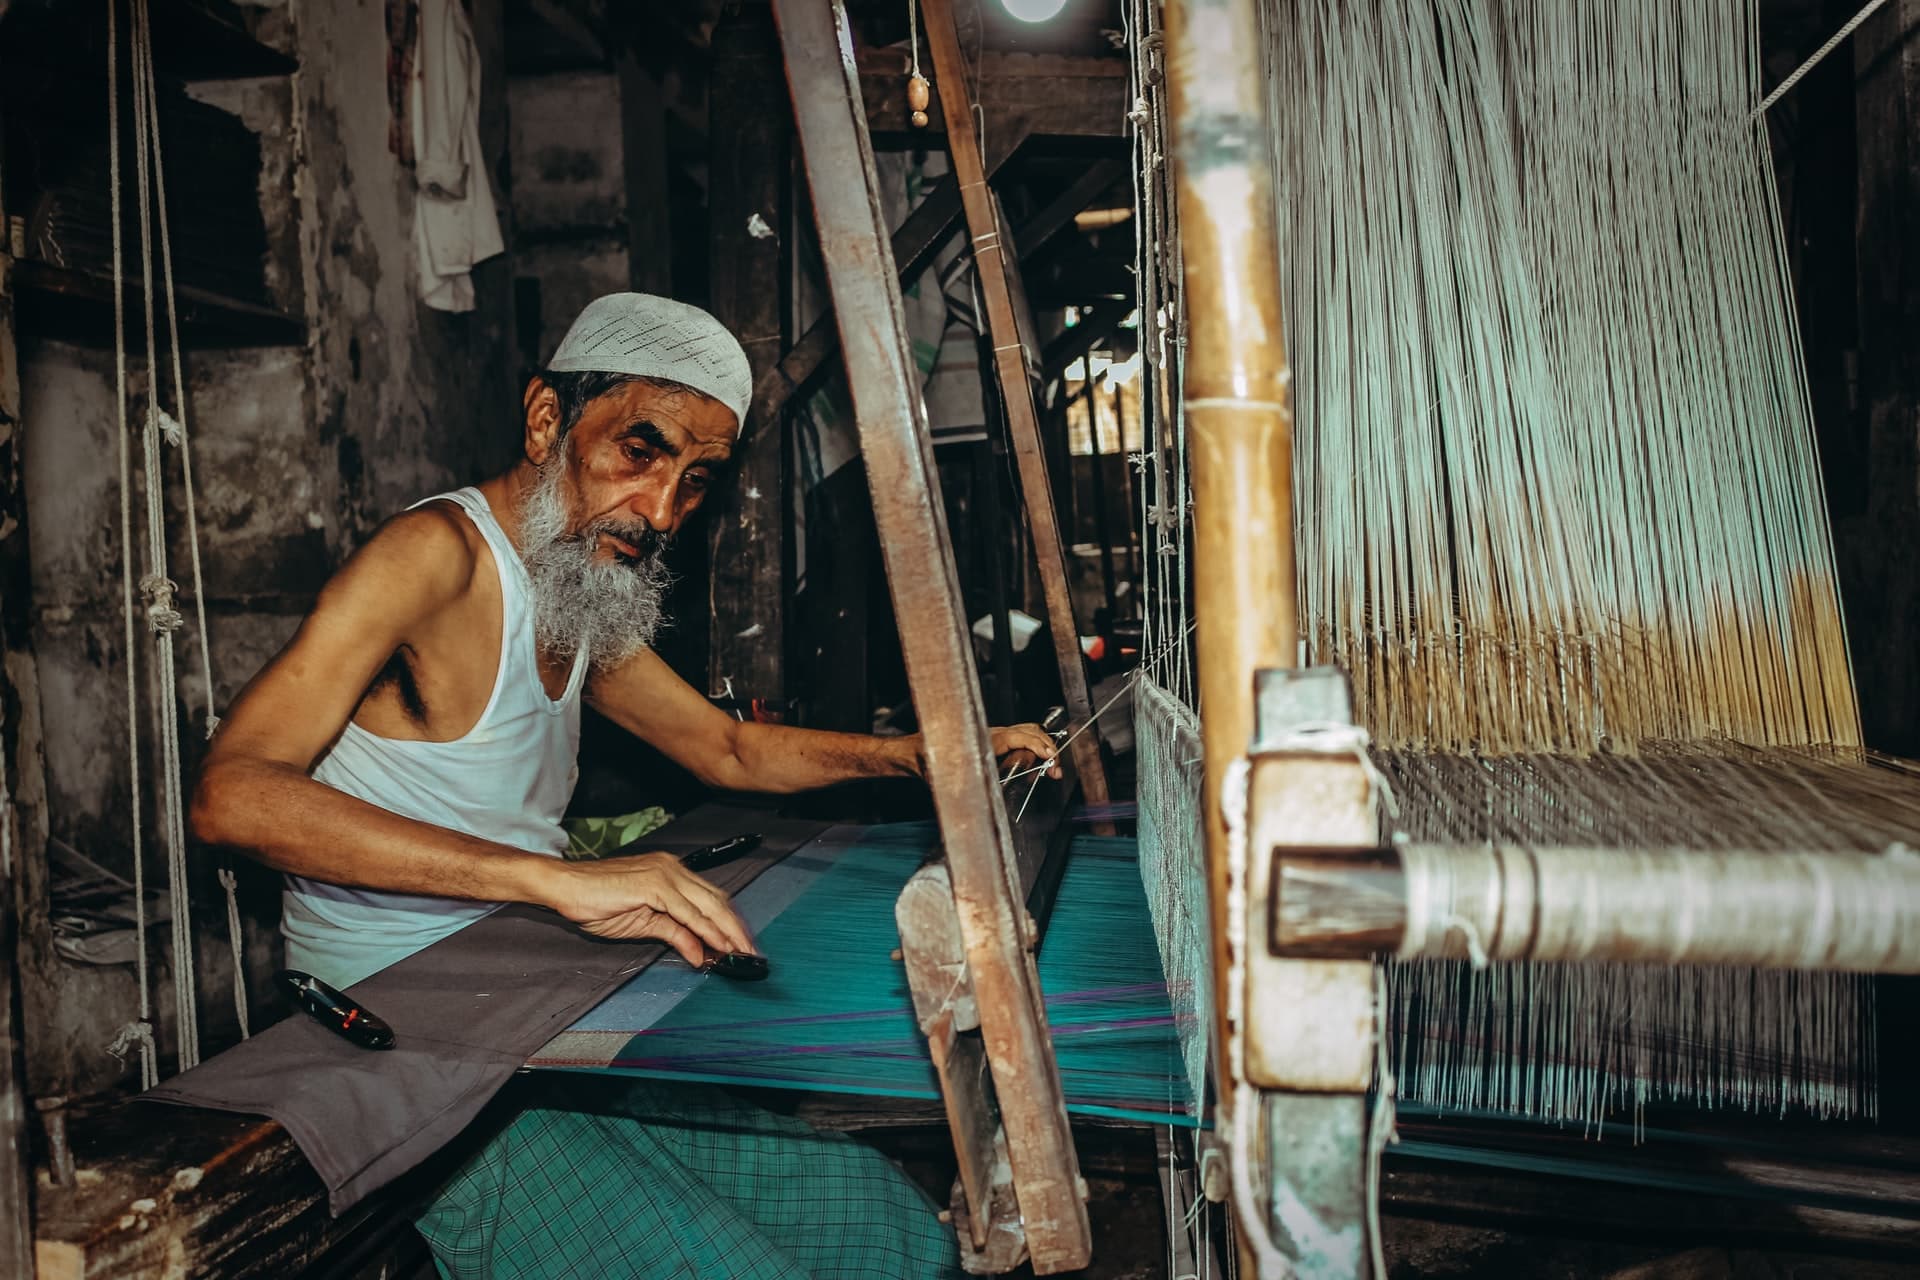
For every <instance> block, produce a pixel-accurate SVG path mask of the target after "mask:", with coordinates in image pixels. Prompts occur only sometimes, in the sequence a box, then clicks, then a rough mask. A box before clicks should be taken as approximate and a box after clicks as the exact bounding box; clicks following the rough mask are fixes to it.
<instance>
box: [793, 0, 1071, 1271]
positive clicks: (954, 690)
mask: <svg viewBox="0 0 1920 1280" xmlns="http://www.w3.org/2000/svg"><path fill="white" fill-rule="evenodd" d="M774 15H775V17H776V19H777V21H778V22H779V26H780V39H781V42H782V45H783V47H784V50H785V56H786V65H787V83H788V88H789V91H790V92H791V94H792V97H793V111H794V120H795V124H796V126H797V131H798V135H799V138H800V148H801V154H802V156H803V158H804V159H805V161H806V171H807V186H808V189H809V191H810V192H811V194H812V200H813V211H814V219H815V222H816V224H817V225H818V228H819V232H820V256H821V260H822V261H823V262H824V263H825V265H826V271H827V284H828V288H829V291H830V292H831V294H832V297H833V314H834V321H835V323H836V325H838V327H839V330H840V345H841V349H842V352H843V353H844V355H845V359H846V367H847V382H848V385H849V387H850V388H851V390H852V393H853V407H854V415H855V417H856V419H857V420H858V423H859V428H860V443H861V446H862V451H863V452H864V454H865V457H866V463H867V483H868V486H869V488H870V489H871V490H872V494H873V513H874V522H875V525H876V527H877V528H878V530H879V533H880V547H881V551H882V553H883V555H884V557H885V562H886V570H887V582H888V585H889V586H890V588H891V589H892V592H893V601H894V613H895V616H896V617H898V618H899V620H900V624H901V625H900V644H901V649H902V650H903V652H904V654H905V657H906V663H907V676H908V679H909V681H910V682H911V684H912V687H913V701H914V707H915V710H916V711H917V712H918V714H919V718H920V727H921V733H922V735H923V738H924V744H925V751H926V759H927V782H928V785H929V787H930V789H931V790H932V792H933V802H934V812H935V814H936V815H937V816H938V818H939V821H940V834H941V839H942V843H943V844H944V846H945V850H946V862H945V868H946V871H947V872H948V874H949V876H950V882H951V886H952V899H953V904H954V912H953V917H952V918H953V919H954V920H955V922H956V923H957V926H958V929H957V932H958V936H959V939H960V942H961V944H962V946H963V948H964V953H965V958H966V969H965V972H966V974H967V976H968V977H969V978H970V979H971V982H972V987H973V992H974V996H975V1000H976V1003H977V1007H978V1015H979V1022H980V1032H981V1040H982V1042H983V1043H984V1045H985V1051H986V1058H987V1061H988V1063H989V1065H990V1066H991V1069H992V1077H993V1085H994V1092H995V1094H996V1095H997V1097H998V1099H999V1107H1000V1121H1001V1124H1002V1125H1003V1126H1004V1132H1005V1136H1006V1150H1007V1163H1008V1165H1009V1166H1010V1167H1011V1170H1012V1175H1013V1184H1014V1189H1015V1192H1016V1194H1017V1196H1018V1198H1019V1217H1020V1220H1021V1221H1022V1222H1023V1223H1024V1228H1025V1233H1026V1237H1027V1245H1028V1249H1029V1251H1030V1254H1031V1257H1032V1261H1033V1264H1034V1270H1035V1271H1037V1272H1039V1273H1041V1274H1051V1273H1053V1272H1057V1271H1064V1270H1071V1269H1073V1268H1075V1267H1083V1266H1085V1265H1086V1263H1087V1260H1088V1257H1089V1256H1090V1253H1091V1249H1092V1242H1091V1237H1090V1232H1089V1228H1088V1224H1087V1207H1086V1203H1085V1191H1084V1188H1083V1186H1082V1184H1081V1181H1080V1176H1079V1162H1078V1160H1077V1159H1076V1158H1075V1155H1074V1150H1073V1138H1072V1133H1071V1131H1070V1130H1069V1128H1068V1126H1067V1112H1066V1104H1065V1100H1064V1097H1063V1095H1062V1093H1061V1088H1060V1072H1059V1067H1058V1064H1057V1063H1056V1062H1055V1061H1054V1056H1053V1043H1052V1037H1051V1036H1050V1034H1049V1033H1048V1030H1047V1023H1046V1019H1045V1016H1044V1014H1043V1006H1042V1003H1041V997H1040V977H1039V974H1038V972H1037V971H1036V969H1035V968H1034V963H1033V956H1032V954H1031V952H1030V951H1029V950H1028V947H1029V946H1030V945H1031V943H1032V938H1031V936H1030V934H1029V926H1028V925H1027V924H1026V921H1025V911H1024V909H1023V899H1024V897H1025V895H1024V893H1023V891H1022V889H1021V885H1020V874H1019V873H1020V867H1019V864H1018V862H1017V860H1016V858H1015V855H1014V848H1013V835H1012V831H1011V829H1010V827H1009V824H1008V822H1007V810H1006V804H1005V801H1004V799H1003V797H1002V793H1001V790H1000V779H999V776H998V773H997V771H996V769H995V766H994V759H993V752H992V746H991V743H990V741H989V739H988V737H987V722H986V715H985V712H984V710H983V709H982V707H981V698H980V680H979V677H978V675H977V673H976V670H975V667H974V662H973V652H972V639H971V636H970V635H969V632H968V627H967V619H966V614H965V611H964V610H963V609H962V607H961V603H960V585H959V582H958V580H957V578H956V576H955V574H954V566H953V549H952V541H951V539H950V538H949V536H948V533H947V525H946V519H945V516H944V514H943V508H942V504H941V500H940V484H939V473H938V471H937V470H936V468H935V466H934V460H933V442H932V439H931V436H930V434H929V432H928V429H927V418H926V407H925V406H924V405H923V404H922V403H921V399H920V379H919V374H918V372H917V371H916V370H915V369H914V368H913V366H912V363H911V361H910V359H909V354H908V353H909V349H910V348H909V344H908V339H907V331H906V317H905V313H904V311H903V309H902V307H901V302H900V287H899V281H898V278H897V272H896V269H895V266H894V262H893V252H892V250H891V248H890V247H889V243H888V235H887V228H886V226H885V224H884V222H883V220H882V217H881V212H880V200H879V191H878V183H879V179H878V176H877V175H876V173H875V170H874V164H873V146H872V143H871V141H870V140H869V138H868V135H867V124H866V112H865V109H864V107H863V106H862V103H861V99H860V80H859V74H858V72H857V71H856V70H855V67H854V62H853V48H852V44H851V32H850V30H849V27H848V23H847V15H846V10H845V8H844V7H843V6H842V4H841V3H840V0H834V2H833V3H831V4H823V3H821V0H775V4H774ZM989 1123H990V1121H989Z"/></svg>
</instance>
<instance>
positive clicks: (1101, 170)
mask: <svg viewBox="0 0 1920 1280" xmlns="http://www.w3.org/2000/svg"><path fill="white" fill-rule="evenodd" d="M1126 171H1127V166H1126V162H1125V161H1124V160H1121V159H1119V158H1118V157H1114V158H1111V159H1100V160H1095V161H1094V162H1093V163H1091V164H1089V165H1088V166H1087V167H1086V169H1085V170H1083V171H1082V172H1081V174H1080V176H1079V177H1077V178H1075V179H1074V180H1073V181H1072V182H1071V183H1069V184H1068V185H1067V189H1066V190H1065V191H1062V192H1061V193H1060V194H1059V195H1057V196H1055V197H1054V198H1053V199H1052V200H1049V201H1048V202H1047V203H1046V204H1045V205H1043V206H1042V207H1041V208H1040V210H1039V212H1037V213H1035V214H1034V215H1033V216H1032V217H1031V218H1028V219H1027V220H1026V221H1025V222H1023V223H1021V224H1020V228H1019V230H1017V231H1015V232H1014V233H1013V244H1014V248H1015V249H1017V250H1018V251H1019V253H1020V261H1022V262H1028V261H1031V260H1032V258H1033V256H1034V255H1035V254H1037V253H1039V252H1040V249H1041V248H1042V246H1044V245H1045V244H1046V243H1047V241H1049V240H1051V239H1053V237H1054V236H1056V235H1058V234H1059V233H1060V232H1061V231H1063V230H1064V229H1065V228H1066V225H1067V224H1068V223H1069V222H1072V221H1073V219H1074V215H1075V214H1077V213H1079V212H1081V211H1082V210H1083V209H1085V208H1086V207H1087V206H1088V205H1089V204H1091V203H1092V202H1093V200H1094V199H1095V198H1096V197H1098V196H1099V195H1100V194H1101V193H1102V192H1104V191H1105V190H1106V189H1107V188H1108V187H1111V186H1112V185H1113V184H1114V183H1115V182H1117V181H1119V179H1120V177H1121V175H1122V174H1124V173H1126Z"/></svg>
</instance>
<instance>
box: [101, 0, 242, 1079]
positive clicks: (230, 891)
mask: <svg viewBox="0 0 1920 1280" xmlns="http://www.w3.org/2000/svg"><path fill="white" fill-rule="evenodd" d="M118 7H119V6H118V0H108V2H107V29H108V40H107V112H108V141H109V149H110V153H111V154H110V160H109V175H110V176H109V181H110V182H111V183H112V187H113V191H112V205H113V274H114V376H115V392H116V398H117V402H118V406H119V407H118V413H119V427H120V535H121V536H120V545H121V549H122V556H121V596H122V607H123V610H124V613H125V627H124V633H125V639H126V644H127V763H128V778H129V809H130V819H131V823H132V828H133V867H134V876H133V878H134V912H135V950H136V960H135V969H136V977H137V980H138V983H139V988H140V1006H139V1009H140V1014H139V1018H138V1020H137V1021H136V1022H134V1023H132V1024H129V1025H128V1026H127V1027H124V1028H122V1030H121V1032H120V1035H119V1036H118V1037H117V1038H116V1040H115V1046H116V1051H119V1050H124V1048H125V1047H126V1046H127V1045H129V1044H138V1046H139V1048H140V1063H141V1083H142V1085H143V1086H148V1087H150V1086H151V1085H153V1084H154V1083H155V1082H156V1081H157V1079H158V1063H157V1061H156V1054H155V1050H154V1042H153V999H152V983H151V979H150V975H149V972H148V960H147V945H146V898H145V893H146V869H145V847H144V843H145V842H144V835H143V830H144V826H145V823H144V820H143V812H142V810H143V805H144V799H143V789H142V787H141V768H140V729H139V723H140V718H139V663H138V661H137V657H136V648H135V643H134V634H135V626H134V616H135V602H134V586H135V580H134V571H133V554H134V541H133V476H132V463H131V458H130V453H129V438H130V436H131V434H132V432H131V427H130V425H129V423H128V421H127V350H126V347H127V343H126V316H125V296H126V292H125V291H126V278H125V277H126V268H125V255H124V250H123V247H122V239H121V237H122V233H123V225H124V224H123V211H122V207H121V206H122V202H121V190H120V101H119V90H120V76H119V35H118ZM130 8H131V15H132V23H131V32H130V36H131V38H130V40H129V47H130V49H131V51H132V60H131V84H132V89H133V124H134V144H133V150H134V173H135V189H136V192H137V195H138V201H139V219H140V264H141V297H142V301H143V304H144V310H145V314H144V333H145V337H146V360H147V363H146V368H147V372H148V386H147V415H146V423H145V426H144V429H143V430H142V432H141V463H142V467H143V470H144V475H145V481H146V483H145V499H146V501H145V517H146V518H145V522H144V532H145V535H146V537H145V542H146V573H145V574H144V575H142V576H141V577H140V579H139V593H140V595H141V597H142V598H143V599H144V600H145V604H146V608H145V616H146V622H147V627H148V630H149V631H150V632H151V633H152V635H153V637H154V640H155V650H154V651H155V657H154V689H153V701H154V704H155V717H156V719H157V721H158V736H159V746H160V768H159V785H160V791H161V804H160V810H161V823H162V827H163V831H164V839H165V845H166V851H167V895H168V903H169V916H170V924H171V929H172V944H173V966H172V968H173V982H174V1007H175V1010H176V1017H177V1020H178V1042H179V1045H178V1059H179V1066H180V1069H181V1070H183V1071H184V1070H187V1069H188V1068H190V1067H193V1066H195V1065H196V1064H198V1063H199V1061H200V1026H199V996H198V992H197V990H196V982H195V968H196V965H195V951H194V936H193V920H192V912H191V910H190V903H189V883H188V875H189V872H188V866H187V847H188V845H187V830H186V801H185V796H184V791H183V769H184V765H183V762H182V755H181V749H180V719H179V706H178V701H177V696H176V689H177V676H176V672H175V661H174V642H173V635H174V632H176V631H177V630H179V628H180V627H181V625H182V624H183V622H184V621H185V620H184V618H183V617H182V616H181V614H180V611H179V610H178V609H177V608H176V607H175V603H174V592H175V591H176V590H178V588H177V586H176V584H175V583H174V582H173V580H172V578H171V577H170V576H169V572H168V564H167V561H168V551H167V522H166V499H165V482H164V470H163V459H162V451H161V445H162V444H163V443H166V444H170V445H172V446H173V447H174V448H175V449H176V450H177V451H178V453H179V457H180V467H181V480H182V486H183V488H184V490H185V509H186V519H187V545H188V550H189V557H190V561H191V569H192V577H193V597H194V608H195V614H196V621H197V624H198V627H199V650H200V674H201V685H202V689H203V691H204V697H205V699H206V732H207V734H208V735H209V736H211V735H212V733H213V731H214V729H215V727H216V726H217V724H218V719H217V717H216V716H215V715H214V712H213V696H214V691H213V661H212V655H211V651H210V648H209V642H208V638H207V615H206V589H205V585H204V582H203V580H202V575H201V566H200V537H199V518H198V510H197V503H196V500H195V492H194V484H193V462H192V450H191V447H190V441H189V438H188V434H187V396H186V378H185V373H184V370H183V367H182V362H181V343H180V320H179V308H178V302H177V298H176V293H175V287H174V278H173V251H172V241H171V235H170V231H169V226H168V221H167V201H166V174H165V168H164V165H163V163H162V160H161V150H160V122H159V117H158V114H157V104H158V99H159V92H158V86H157V81H156V77H155V73H154V64H153V35H152V28H151V22H150V18H149V13H148V6H147V0H130ZM156 224H157V231H158V235H157V241H158V244H157V251H158V261H159V265H160V269H161V286H162V288H163V289H164V291H165V312H166V323H167V338H168V355H169V366H168V371H169V372H170V374H171V379H170V380H171V383H172V392H173V405H174V411H173V412H172V413H168V412H167V411H166V410H165V409H164V408H163V407H162V406H161V399H160V378H161V374H160V370H161V364H160V355H159V329H158V326H157V324H156V321H155V306H154V264H155V260H156V234H155V232H156ZM220 882H221V885H222V888H223V889H224V890H225V893H226V900H227V927H228V936H229V943H230V946H231V950H232V955H233V964H234V1004H235V1008H236V1012H237V1013H238V1016H239V1024H240V1031H241V1034H242V1035H243V1036H244V1035H246V1034H248V1032H249V1026H248V1017H247V1002H246V982H245V969H244V955H243V951H242V944H241V937H240V915H239V905H238V901H237V898H236V894H235V882H234V879H233V873H232V871H231V870H230V869H228V868H225V867H223V868H222V869H221V871H220Z"/></svg>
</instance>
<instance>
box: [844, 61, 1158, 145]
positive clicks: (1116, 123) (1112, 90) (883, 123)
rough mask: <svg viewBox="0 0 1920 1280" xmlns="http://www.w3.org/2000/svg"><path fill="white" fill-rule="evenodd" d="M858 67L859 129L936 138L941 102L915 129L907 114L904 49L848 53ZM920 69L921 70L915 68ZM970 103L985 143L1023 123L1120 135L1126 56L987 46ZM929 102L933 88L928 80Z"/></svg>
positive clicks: (1049, 130)
mask: <svg viewBox="0 0 1920 1280" xmlns="http://www.w3.org/2000/svg"><path fill="white" fill-rule="evenodd" d="M854 64H855V65H856V66H857V67H858V68H859V72H860V97H861V99H862V100H863V101H864V102H865V104H866V108H867V128H868V129H869V130H870V131H871V132H873V133H875V134H880V135H889V136H890V137H888V138H876V139H875V145H884V143H885V142H886V141H888V140H893V139H901V138H916V137H919V138H924V137H928V136H930V135H938V136H944V133H945V126H944V124H943V123H942V120H943V117H942V115H941V110H942V109H941V107H939V106H938V105H930V106H929V107H928V109H927V115H928V118H929V121H930V123H929V124H928V125H927V127H926V128H924V129H915V128H914V127H913V126H912V125H911V124H910V123H909V122H908V119H907V116H908V111H909V109H908V107H907V75H908V65H907V52H906V50H905V49H900V48H894V47H891V46H889V47H887V48H884V49H861V50H859V51H857V52H856V53H855V55H854ZM921 70H922V73H923V74H924V73H926V72H927V71H928V70H929V68H927V67H924V66H923V67H922V68H921ZM973 89H974V94H975V98H976V101H978V103H979V104H980V107H981V109H982V111H983V113H984V114H985V116H986V129H985V130H984V131H983V134H984V137H985V140H986V142H987V145H988V146H989V147H991V146H992V145H993V135H994V133H995V132H997V131H999V130H1002V129H1008V128H1012V127H1014V125H1015V123H1016V122H1020V123H1023V124H1024V125H1025V126H1026V131H1027V133H1028V134H1029V135H1030V136H1031V137H1034V138H1059V139H1101V138H1123V137H1125V136H1126V132H1127V106H1128V103H1127V62H1126V59H1125V58H1122V57H1119V56H1118V55H1116V56H1114V57H1110V58H1107V57H1083V56H1069V55H1065V54H1052V53H1045V54H1042V53H1006V52H1003V51H1001V50H998V49H989V50H987V51H986V53H985V54H984V55H983V56H982V57H981V59H980V65H979V67H978V68H977V70H976V71H975V73H974V77H973ZM933 98H934V103H935V104H937V103H938V102H939V100H940V86H939V84H937V83H936V84H935V85H934V86H933Z"/></svg>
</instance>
